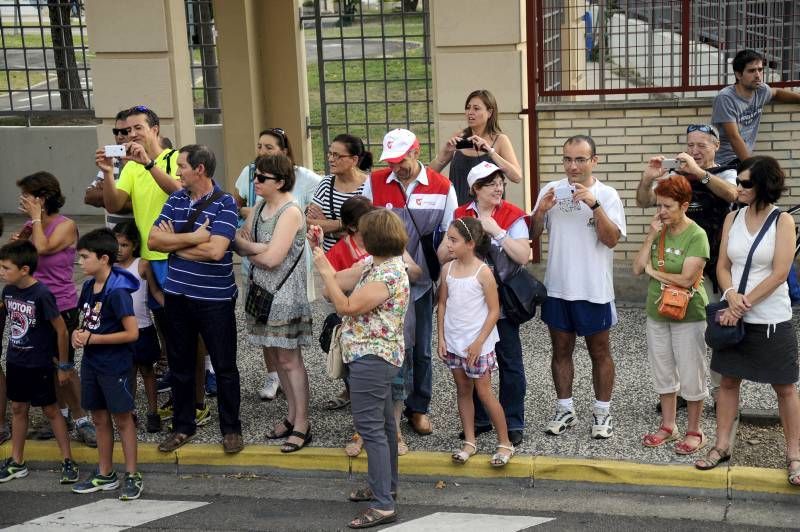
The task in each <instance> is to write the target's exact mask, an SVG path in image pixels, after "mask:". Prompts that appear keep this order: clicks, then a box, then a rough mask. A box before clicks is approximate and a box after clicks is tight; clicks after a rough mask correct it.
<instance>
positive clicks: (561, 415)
mask: <svg viewBox="0 0 800 532" xmlns="http://www.w3.org/2000/svg"><path fill="white" fill-rule="evenodd" d="M575 422H576V419H575V411H573V410H569V409H567V408H562V407H560V406H559V407H557V408H556V413H555V414H553V418H552V419H551V420H550V421H548V422H547V426H546V427H545V429H544V431H545V432H546V433H548V434H552V435H554V436H558V435H560V434H563V433H564V431H566V430H567V429H568V428H569V427H571V426H572V425H574V424H575Z"/></svg>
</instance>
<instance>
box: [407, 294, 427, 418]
mask: <svg viewBox="0 0 800 532" xmlns="http://www.w3.org/2000/svg"><path fill="white" fill-rule="evenodd" d="M414 312H415V313H416V317H417V327H416V329H415V343H414V353H413V356H412V359H413V360H412V361H411V362H412V364H411V379H412V380H413V382H414V384H413V386H412V388H411V393H410V394H409V395H408V397H407V398H406V415H410V414H414V413H419V414H427V413H428V407H429V406H430V404H431V393H432V386H431V340H432V338H433V288H431V289H430V290H428V291H427V292H425V295H423V296H422V297H421V298H419V299H417V300H416V301H414Z"/></svg>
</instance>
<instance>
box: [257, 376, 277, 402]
mask: <svg viewBox="0 0 800 532" xmlns="http://www.w3.org/2000/svg"><path fill="white" fill-rule="evenodd" d="M280 387H281V383H280V380H278V374H277V373H268V374H267V379H266V380H265V381H264V387H263V388H261V389H260V390H258V397H259V398H260V399H261V400H262V401H272V400H273V399H275V396H276V395H277V394H278V390H279V389H280Z"/></svg>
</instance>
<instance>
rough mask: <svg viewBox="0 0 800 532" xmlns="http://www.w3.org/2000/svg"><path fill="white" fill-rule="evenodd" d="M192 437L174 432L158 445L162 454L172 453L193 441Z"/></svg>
mask: <svg viewBox="0 0 800 532" xmlns="http://www.w3.org/2000/svg"><path fill="white" fill-rule="evenodd" d="M192 436H194V435H193V434H184V433H183V432H172V433H170V434H169V436H167V437H166V438H165V439H164V440H163V441H162V442H161V443H159V444H158V450H159V451H161V452H162V453H170V452H172V451H174V450H175V449H177V448H178V447H180V446H182V445H183V444H185V443H186V442H188V441H189V440H191V439H192Z"/></svg>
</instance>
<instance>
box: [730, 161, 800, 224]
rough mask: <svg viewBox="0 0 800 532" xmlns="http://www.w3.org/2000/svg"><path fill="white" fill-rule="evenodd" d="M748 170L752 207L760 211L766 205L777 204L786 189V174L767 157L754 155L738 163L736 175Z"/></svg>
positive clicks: (775, 162) (776, 163) (776, 162)
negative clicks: (752, 197) (751, 190)
mask: <svg viewBox="0 0 800 532" xmlns="http://www.w3.org/2000/svg"><path fill="white" fill-rule="evenodd" d="M745 170H750V180H751V181H753V183H754V185H755V186H754V187H753V191H754V192H755V200H753V207H755V209H756V210H757V211H760V210H761V209H763V208H764V207H766V206H767V205H769V204H771V203H775V202H777V201H778V200H779V199H780V198H781V196H782V195H783V193H784V192H786V191H787V190H788V189H787V188H786V186H785V182H786V174H785V173H784V172H783V169H782V168H781V165H780V164H779V163H778V161H777V160H775V159H774V158H772V157H770V156H769V155H756V156H755V157H750V158H749V159H745V160H744V161H742V162H741V163H739V167H738V168H737V169H736V172H737V173H738V174H741V173H742V172H744V171H745Z"/></svg>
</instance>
